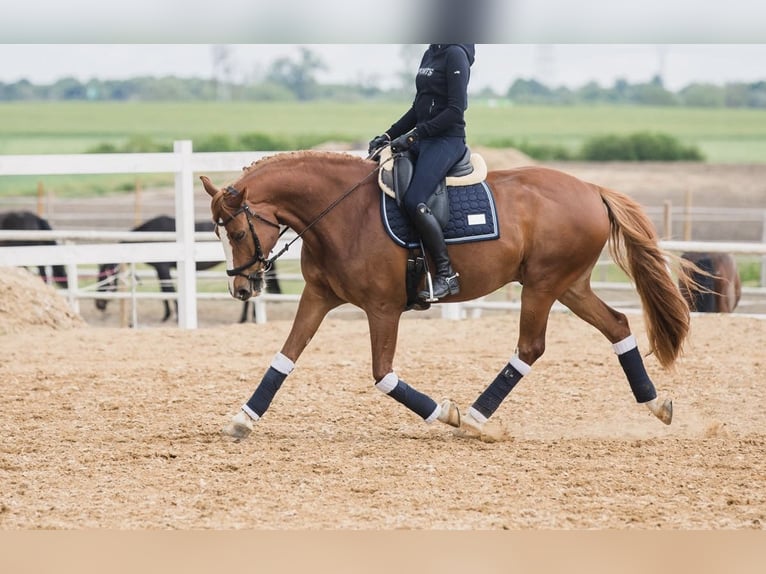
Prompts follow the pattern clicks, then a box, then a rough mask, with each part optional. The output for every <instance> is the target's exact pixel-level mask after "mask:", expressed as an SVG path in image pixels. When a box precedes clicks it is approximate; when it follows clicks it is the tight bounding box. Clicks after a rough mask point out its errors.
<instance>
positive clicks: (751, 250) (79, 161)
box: [0, 141, 766, 329]
mask: <svg viewBox="0 0 766 574" xmlns="http://www.w3.org/2000/svg"><path fill="white" fill-rule="evenodd" d="M173 149H174V151H173V152H172V153H154V154H85V155H44V156H20V155H0V177H1V176H4V175H53V174H109V173H173V174H175V219H176V232H175V233H173V232H170V233H136V232H109V231H47V232H46V231H40V232H31V231H25V232H21V231H2V230H0V240H4V239H20V238H22V239H56V240H61V241H65V242H68V243H65V244H63V245H55V246H29V247H0V266H39V265H43V266H45V265H54V264H56V265H66V266H67V274H68V276H69V277H70V278H72V280H73V281H74V282H75V283H74V284H70V288H69V291H70V294H71V297H73V298H75V299H76V298H77V297H78V296H92V294H83V293H81V292H79V290H78V287H77V284H76V278H77V276H78V273H77V266H78V265H83V264H94V263H96V264H98V263H112V262H115V261H120V262H124V263H151V262H160V261H177V262H178V271H177V277H178V295H177V299H178V319H179V326H180V327H181V328H184V329H194V328H196V327H197V306H196V302H197V298H198V294H197V284H196V275H195V272H196V265H195V263H196V262H197V261H222V260H223V259H224V256H223V250H222V248H221V245H220V243H219V242H218V241H217V240H215V237H214V235H213V234H212V233H195V231H194V219H195V217H194V180H193V177H194V173H195V172H196V173H215V172H232V171H238V170H240V169H241V167H242V166H243V165H249V164H250V163H251V162H252V161H254V160H257V159H260V158H261V157H264V156H267V155H272V154H273V153H275V152H223V153H192V144H191V142H190V141H180V142H175V144H174V146H173ZM354 153H356V154H358V155H364V152H354ZM286 240H287V236H286V237H285V238H283V240H282V241H283V242H284V241H286ZM74 241H86V242H88V243H83V244H80V243H73V242H74ZM104 241H108V242H107V243H104ZM123 241H130V242H132V243H120V242H123ZM150 241H152V243H149V242H150ZM155 241H159V242H155ZM282 244H283V243H280V245H278V246H277V248H281V245H282ZM661 244H662V247H663V248H665V249H667V250H669V251H711V252H727V253H734V254H755V255H762V256H763V255H766V243H746V242H715V243H713V242H700V241H663V242H662V243H661ZM299 253H300V243H299V242H298V243H296V244H295V245H294V246H293V247H292V248H291V250H290V251H289V252H288V253H287V254H285V256H284V257H286V258H295V257H297V256H298V254H299ZM163 296H165V297H166V295H163ZM514 305H515V304H514V303H512V302H497V301H495V302H489V301H484V300H478V301H473V302H469V303H462V304H461V303H454V304H445V305H443V306H442V315H443V316H444V317H448V318H459V317H462V316H463V315H464V311H465V309H469V308H473V309H481V308H495V307H498V306H502V307H503V308H508V309H512V308H514Z"/></svg>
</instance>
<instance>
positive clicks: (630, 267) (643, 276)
mask: <svg viewBox="0 0 766 574" xmlns="http://www.w3.org/2000/svg"><path fill="white" fill-rule="evenodd" d="M599 192H600V193H601V198H602V199H603V201H604V203H605V204H606V206H607V209H608V211H609V221H610V224H611V231H610V238H609V251H610V253H611V255H612V258H613V259H614V261H615V263H617V265H619V267H620V268H621V269H622V270H623V271H624V272H625V273H627V275H628V276H629V277H630V278H631V279H632V280H633V282H634V283H635V285H636V289H637V291H638V295H639V297H640V298H641V305H642V308H643V312H644V320H645V323H646V330H647V334H648V337H649V343H650V345H651V346H652V351H653V352H654V354H655V355H656V356H657V359H658V360H659V362H660V364H661V365H662V366H663V367H665V368H669V367H671V366H672V365H673V363H674V362H675V361H676V359H677V358H678V357H679V355H680V354H681V352H682V350H683V344H684V341H685V339H686V337H687V335H688V334H689V306H688V305H687V303H686V301H685V300H684V298H683V297H682V295H681V292H680V290H679V289H678V287H677V286H676V284H675V282H674V281H673V277H672V275H671V273H670V269H669V267H668V263H669V261H671V262H677V261H678V259H679V258H678V257H676V256H673V255H671V254H668V253H666V252H664V251H663V250H662V249H660V247H659V245H658V239H657V234H656V232H655V230H654V226H653V225H652V222H651V221H650V220H649V218H648V217H647V216H646V214H645V213H644V211H643V209H642V208H641V206H640V205H639V204H638V203H636V202H635V201H633V200H632V199H630V198H629V197H627V196H626V195H623V194H621V193H618V192H616V191H612V190H610V189H604V188H599Z"/></svg>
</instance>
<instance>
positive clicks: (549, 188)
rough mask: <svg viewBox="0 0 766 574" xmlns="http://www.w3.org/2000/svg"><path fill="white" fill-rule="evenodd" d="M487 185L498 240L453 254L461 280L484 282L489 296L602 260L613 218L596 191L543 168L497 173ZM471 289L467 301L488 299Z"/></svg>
mask: <svg viewBox="0 0 766 574" xmlns="http://www.w3.org/2000/svg"><path fill="white" fill-rule="evenodd" d="M487 182H488V184H489V186H490V187H491V189H492V191H493V193H494V196H495V203H496V206H497V215H498V222H499V225H500V238H499V239H498V240H495V241H486V242H481V243H467V244H463V245H457V246H454V247H451V248H450V252H451V253H452V254H453V261H454V263H455V267H456V269H458V271H459V272H460V273H461V276H463V277H467V276H468V275H474V274H476V275H477V276H479V277H481V278H482V280H481V281H480V282H479V283H481V285H480V286H479V290H485V291H486V292H487V293H488V292H492V291H494V290H496V289H498V288H500V287H502V286H503V285H505V284H506V283H509V282H511V281H523V280H525V279H527V278H528V273H529V271H530V268H535V269H540V270H543V271H546V272H547V271H548V270H549V269H550V268H552V267H553V268H556V269H559V268H562V267H572V268H580V267H583V266H585V265H588V264H589V263H590V262H592V261H595V259H597V258H598V255H599V254H600V253H601V250H602V248H603V246H604V244H605V242H606V240H607V238H608V236H609V218H608V215H607V212H606V209H605V206H604V204H603V202H602V200H601V196H600V194H599V192H598V188H597V187H596V186H594V185H592V184H589V183H586V182H583V181H581V180H579V179H577V178H575V177H573V176H570V175H568V174H565V173H563V172H560V171H556V170H552V169H548V168H540V167H523V168H518V169H513V170H506V171H493V172H490V174H489V176H488V179H487ZM471 283H473V282H471ZM468 287H469V290H468V291H467V292H466V293H465V298H466V299H469V298H474V297H478V296H481V295H483V294H485V293H480V294H476V291H477V289H476V288H474V287H473V286H472V285H469V286H468ZM461 295H463V293H462V292H461ZM461 299H462V297H461Z"/></svg>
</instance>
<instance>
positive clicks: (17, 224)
mask: <svg viewBox="0 0 766 574" xmlns="http://www.w3.org/2000/svg"><path fill="white" fill-rule="evenodd" d="M0 229H28V230H33V231H37V230H42V231H51V230H52V228H51V226H50V224H49V223H48V222H47V221H46V220H45V219H43V218H42V217H40V216H39V215H37V214H36V213H32V212H31V211H9V212H6V213H0ZM27 245H56V242H55V241H53V240H48V241H42V240H30V241H19V240H7V241H0V246H2V247H20V246H27ZM52 268H53V278H52V280H53V283H55V284H56V285H58V286H59V287H63V288H65V289H66V288H67V287H68V286H69V282H68V281H67V274H66V269H65V268H64V266H63V265H53V266H52ZM38 270H39V272H40V277H42V278H43V281H45V282H46V283H47V282H48V274H47V272H46V270H45V266H43V265H40V266H38Z"/></svg>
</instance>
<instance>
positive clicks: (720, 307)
mask: <svg viewBox="0 0 766 574" xmlns="http://www.w3.org/2000/svg"><path fill="white" fill-rule="evenodd" d="M681 258H682V259H684V260H687V261H691V262H693V263H694V264H695V265H696V266H697V267H699V269H698V270H686V272H687V273H689V274H690V275H691V279H692V280H693V281H694V282H695V283H696V284H698V285H700V286H701V288H699V289H696V290H689V289H687V288H686V286H685V285H684V283H683V281H681V280H679V289H680V290H681V295H682V296H683V298H684V299H685V300H686V302H687V304H688V305H689V308H690V309H691V310H692V311H697V312H699V313H731V312H733V311H734V309H735V308H736V307H737V305H738V304H739V300H740V297H741V296H742V281H741V279H740V277H739V271H738V270H737V264H736V262H735V261H734V257H732V255H731V254H729V253H707V252H692V251H690V252H686V253H682V254H681Z"/></svg>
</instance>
